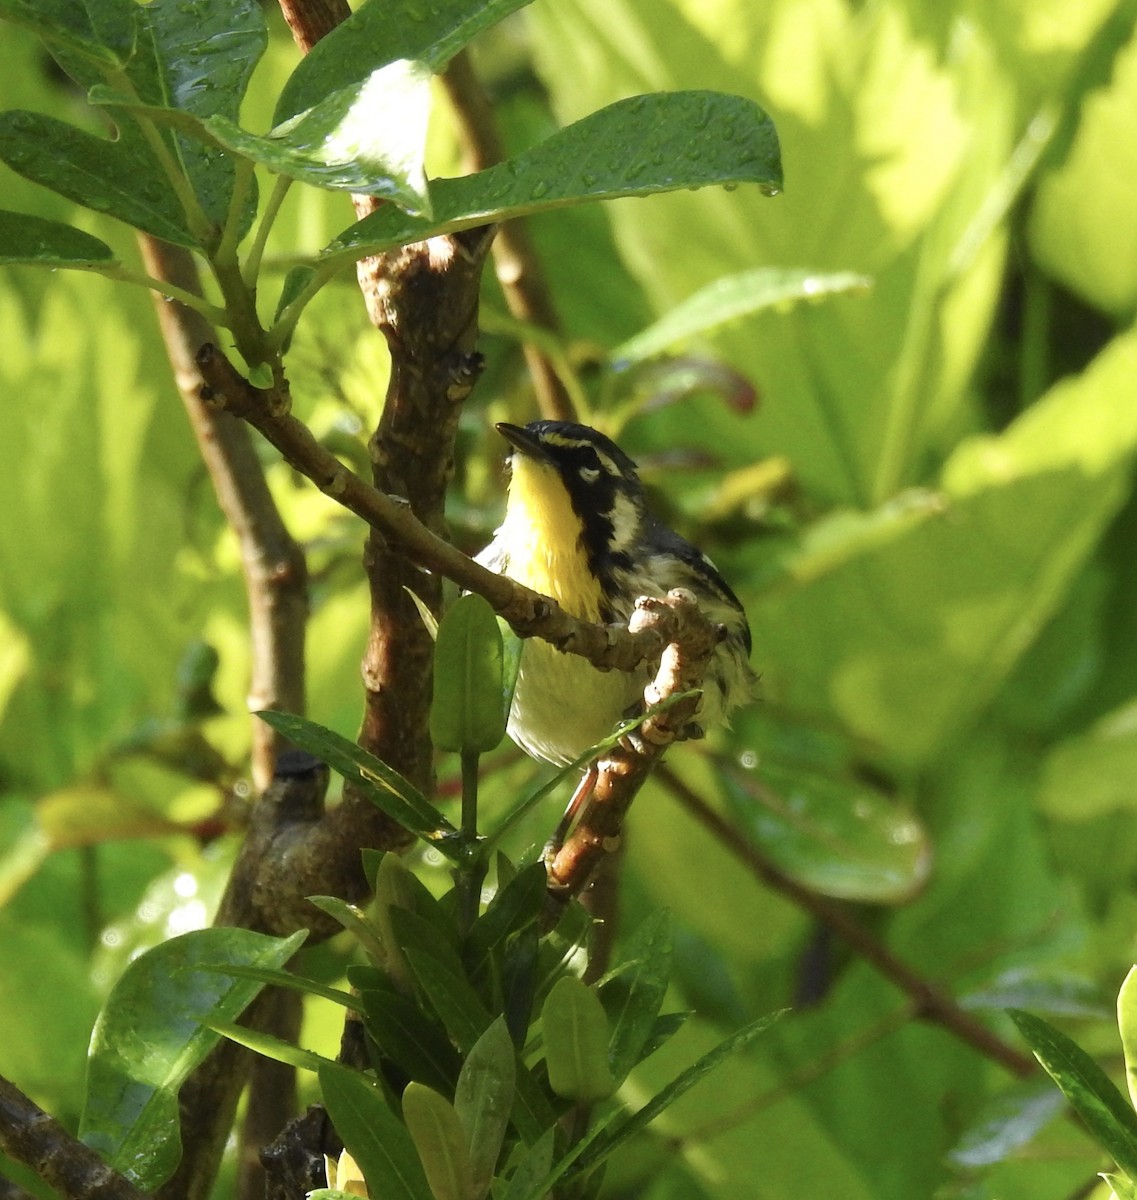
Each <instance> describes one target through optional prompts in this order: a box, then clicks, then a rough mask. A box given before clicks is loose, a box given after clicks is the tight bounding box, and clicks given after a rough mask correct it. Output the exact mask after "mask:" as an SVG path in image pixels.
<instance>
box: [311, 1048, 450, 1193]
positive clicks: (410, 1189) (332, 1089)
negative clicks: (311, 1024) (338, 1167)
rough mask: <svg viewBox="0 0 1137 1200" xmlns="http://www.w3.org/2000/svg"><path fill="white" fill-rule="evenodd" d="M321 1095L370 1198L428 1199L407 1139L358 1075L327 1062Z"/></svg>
mask: <svg viewBox="0 0 1137 1200" xmlns="http://www.w3.org/2000/svg"><path fill="white" fill-rule="evenodd" d="M320 1093H321V1096H322V1098H323V1101H324V1105H325V1106H326V1107H327V1110H328V1116H330V1117H331V1119H332V1124H333V1125H334V1126H335V1129H336V1132H337V1133H338V1134H339V1135H340V1137H341V1138H343V1143H344V1145H345V1146H346V1147H347V1150H348V1152H349V1153H350V1154H351V1156H352V1158H354V1159H355V1161H356V1162H357V1163H358V1164H359V1167H360V1170H361V1171H362V1172H363V1177H364V1179H366V1181H367V1190H368V1192H369V1194H370V1195H372V1196H376V1197H378V1196H392V1197H399V1200H432V1198H431V1192H430V1186H429V1184H428V1183H427V1181H426V1176H425V1175H424V1174H423V1170H422V1164H421V1163H420V1162H419V1158H418V1154H416V1153H415V1147H414V1142H413V1141H411V1135H410V1134H409V1133H408V1132H407V1129H406V1126H405V1125H403V1123H402V1122H401V1121H400V1120H399V1118H398V1117H397V1116H395V1114H394V1113H393V1112H392V1111H391V1109H390V1108H389V1107H388V1105H387V1102H386V1101H385V1100H384V1099H383V1096H382V1093H381V1092H380V1091H379V1090H378V1089H377V1088H376V1087H374V1086H373V1085H372V1084H370V1083H368V1081H367V1080H366V1079H365V1078H364V1076H363V1075H361V1074H360V1073H359V1072H358V1071H352V1070H349V1069H348V1068H347V1067H342V1066H339V1065H338V1064H335V1063H328V1064H327V1065H326V1066H323V1067H321V1068H320Z"/></svg>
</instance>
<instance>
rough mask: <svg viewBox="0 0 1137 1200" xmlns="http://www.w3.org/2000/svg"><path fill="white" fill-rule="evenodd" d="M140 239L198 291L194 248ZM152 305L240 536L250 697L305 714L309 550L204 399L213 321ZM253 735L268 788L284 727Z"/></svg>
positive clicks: (155, 269) (238, 437)
mask: <svg viewBox="0 0 1137 1200" xmlns="http://www.w3.org/2000/svg"><path fill="white" fill-rule="evenodd" d="M139 244H140V247H141V250H142V258H143V261H144V262H145V264H146V269H147V271H148V272H149V274H150V275H152V276H153V277H154V278H155V279H162V280H165V281H166V282H167V283H172V284H175V285H176V286H178V287H180V288H183V289H184V290H186V291H188V292H193V293H195V294H197V295H200V294H201V280H200V278H199V276H198V272H197V267H196V265H195V263H194V261H193V259H192V258H191V256H190V254H189V252H188V251H187V250H183V249H181V248H180V247H176V246H171V245H169V244H168V243H167V242H162V241H159V240H158V239H157V238H152V237H149V236H147V235H145V234H143V235H140V237H139ZM155 305H156V308H157V312H158V322H159V325H160V326H161V330H162V337H163V339H164V341H165V344H166V352H167V354H168V356H169V359H170V364H171V366H172V367H173V371H174V379H175V381H176V383H177V387H178V392H179V393H180V395H181V398H182V403H183V404H184V405H185V409H186V413H187V415H188V416H189V420H190V426H191V428H192V429H193V433H194V437H195V438H196V439H197V444H198V449H199V450H200V452H201V457H202V461H203V462H204V463H205V467H206V470H207V471H208V472H209V478H210V481H211V483H212V484H213V491H214V494H215V495H216V497H217V503H218V505H219V506H220V508H221V511H222V512H223V513H224V515H225V519H226V521H228V523H229V525H230V527H231V528H232V529H233V531H234V533H235V534H236V535H237V542H238V546H239V548H240V555H241V571H242V574H243V576H244V580H245V594H246V597H247V599H248V604H249V629H250V635H251V642H252V664H251V670H252V674H251V678H250V683H249V702H250V706H251V707H252V708H253V709H262V708H280V709H284V710H285V711H286V712H294V713H302V712H303V711H304V632H305V625H306V622H307V619H308V594H307V569H306V566H305V562H304V554H303V552H302V551H301V549H300V547H299V546H298V545H297V544H296V542H295V541H294V540H293V539H292V537H291V536H290V534H289V533H288V530H287V529H286V528H285V525H284V522H283V521H282V520H281V517H280V513H279V512H278V511H277V508H276V504H275V502H274V501H273V498H272V494H271V492H270V491H269V489H268V483H267V481H266V480H265V475H264V470H263V469H262V467H261V464H260V462H259V461H258V459H257V455H256V450H255V449H254V447H253V443H252V439H251V438H250V436H249V431H248V429H247V428H245V426H244V424H243V423H242V422H241V421H238V420H236V419H234V418H233V417H232V416H230V415H229V414H228V413H224V412H219V411H218V410H217V409H216V408H213V407H210V406H209V405H207V404H204V403H203V402H202V400H201V388H202V384H203V382H204V381H203V379H202V376H201V372H200V370H199V369H198V366H197V361H196V356H197V352H198V350H199V349H200V347H201V346H203V345H204V344H206V343H207V342H209V341H211V340H212V339H213V336H214V334H213V330H212V329H211V327H210V326H209V324H208V323H207V322H206V320H205V319H204V318H203V317H202V316H200V315H199V314H198V313H196V312H194V311H193V309H190V308H187V307H185V305H182V304H178V303H177V302H176V301H167V300H165V299H163V298H162V297H159V296H156V297H155ZM252 742H253V750H252V764H253V781H254V783H255V785H256V787H257V790H258V791H263V789H264V788H266V787H267V786H268V784H269V781H270V780H271V779H272V772H273V763H274V761H275V758H276V752H277V750H278V749H279V743H278V735H276V734H275V732H274V731H273V730H271V729H269V727H268V726H267V725H265V724H264V722H263V721H256V722H254V723H253V730H252Z"/></svg>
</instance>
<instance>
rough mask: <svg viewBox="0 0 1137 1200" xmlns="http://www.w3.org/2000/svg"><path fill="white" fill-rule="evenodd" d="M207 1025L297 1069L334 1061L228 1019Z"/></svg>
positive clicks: (267, 1056)
mask: <svg viewBox="0 0 1137 1200" xmlns="http://www.w3.org/2000/svg"><path fill="white" fill-rule="evenodd" d="M207 1027H208V1028H209V1029H212V1030H213V1032H214V1033H217V1034H220V1035H221V1036H222V1037H226V1038H228V1039H229V1040H230V1041H231V1042H236V1043H237V1045H238V1046H244V1047H246V1048H247V1049H249V1050H253V1051H255V1052H256V1053H257V1054H259V1055H261V1056H262V1057H263V1058H271V1059H272V1060H273V1061H274V1062H280V1063H285V1064H286V1065H288V1066H290V1067H295V1068H296V1069H297V1070H299V1071H318V1070H319V1069H320V1068H321V1067H322V1066H324V1065H326V1064H328V1063H331V1062H333V1061H334V1060H333V1059H330V1058H325V1057H324V1055H322V1054H316V1053H315V1052H314V1051H312V1050H305V1049H304V1048H303V1047H302V1046H297V1045H295V1044H294V1043H293V1042H289V1041H286V1040H285V1039H284V1038H279V1037H276V1036H274V1035H273V1034H271V1033H262V1032H261V1031H260V1030H259V1029H250V1028H249V1027H248V1026H247V1025H234V1024H233V1023H232V1022H230V1021H209V1022H207Z"/></svg>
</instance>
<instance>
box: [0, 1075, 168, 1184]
mask: <svg viewBox="0 0 1137 1200" xmlns="http://www.w3.org/2000/svg"><path fill="white" fill-rule="evenodd" d="M0 1150H3V1151H4V1153H5V1154H6V1155H8V1157H9V1158H11V1159H13V1160H14V1161H16V1162H19V1163H23V1164H24V1165H25V1166H26V1167H30V1168H31V1169H32V1170H33V1171H34V1172H35V1173H36V1174H37V1175H38V1176H39V1177H40V1179H42V1180H43V1181H44V1182H45V1183H47V1184H50V1185H51V1187H53V1188H55V1189H56V1191H58V1192H59V1193H60V1194H61V1195H62V1196H64V1197H66V1198H67V1200H147V1197H146V1194H145V1193H144V1192H141V1191H139V1190H138V1188H136V1187H135V1186H134V1184H133V1183H131V1182H130V1180H129V1179H127V1178H126V1176H125V1175H120V1174H119V1172H118V1171H115V1170H114V1169H112V1168H111V1167H109V1166H107V1164H106V1163H105V1162H103V1160H102V1159H101V1158H100V1157H99V1156H98V1155H97V1154H96V1153H95V1151H94V1150H92V1149H90V1147H88V1146H85V1145H84V1144H83V1143H82V1142H81V1141H79V1139H78V1138H76V1137H74V1136H73V1135H72V1134H70V1133H68V1132H67V1130H66V1129H64V1128H63V1126H62V1125H60V1123H59V1122H58V1121H57V1120H56V1119H55V1118H54V1117H51V1116H49V1115H48V1114H47V1113H45V1112H44V1111H43V1109H42V1108H40V1107H39V1106H38V1105H37V1104H35V1103H34V1102H33V1101H32V1100H30V1099H29V1098H28V1097H27V1096H25V1095H24V1093H23V1092H21V1091H20V1089H19V1088H18V1087H16V1085H15V1084H14V1083H10V1082H9V1081H8V1080H7V1079H4V1078H3V1077H0Z"/></svg>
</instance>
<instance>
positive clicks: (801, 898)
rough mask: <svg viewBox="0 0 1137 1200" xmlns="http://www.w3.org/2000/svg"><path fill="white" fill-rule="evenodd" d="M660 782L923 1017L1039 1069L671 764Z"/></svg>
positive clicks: (996, 1055) (989, 1053)
mask: <svg viewBox="0 0 1137 1200" xmlns="http://www.w3.org/2000/svg"><path fill="white" fill-rule="evenodd" d="M657 778H658V779H659V780H660V782H661V783H662V784H663V785H664V786H665V787H666V788H667V789H668V790H669V791H670V792H671V793H672V795H674V796H675V797H676V799H678V800H679V802H680V803H681V804H682V805H683V807H684V808H685V809H686V810H687V811H688V812H689V813H690V814H691V815H692V816H693V817H694V818H695V819H696V820H697V821H698V822H699V823H700V824H701V825H702V826H703V827H704V828H705V829H706V830H708V832H709V833H710V834H711V835H712V836H713V837H714V838H715V840H716V841H718V842H719V843H720V844H721V845H722V846H724V847H725V848H726V849H727V850H729V851H730V853H731V854H733V855H734V857H735V858H737V859H738V860H739V861H740V862H741V863H743V864H744V865H745V866H746V867H747V868H748V869H749V871H750V872H751V874H753V875H754V876H755V878H756V879H758V880H759V882H761V883H762V884H764V885H765V886H766V887H768V888H771V889H772V890H773V891H776V892H780V893H781V894H782V895H783V896H786V897H788V898H789V899H790V900H792V901H793V903H794V904H796V905H797V906H798V907H799V908H802V909H804V910H805V911H806V912H808V913H810V914H811V915H812V916H814V917H816V918H817V919H818V920H819V921H822V922H823V923H824V924H825V925H827V926H828V927H829V928H830V929H832V930H833V932H834V933H836V934H837V935H838V936H839V937H840V938H842V939H843V940H844V941H845V942H846V943H847V944H848V945H849V946H850V947H851V948H852V949H853V950H854V951H855V952H856V953H857V954H859V955H860V956H861V957H862V958H863V959H865V961H866V962H868V963H869V964H870V965H871V966H873V967H874V968H875V969H876V970H877V971H879V972H880V974H881V975H883V976H884V977H885V978H886V979H887V980H888V981H889V982H890V983H892V984H894V985H895V986H896V987H898V988H899V989H900V990H901V991H902V992H903V993H904V994H905V995H906V996H908V997H909V998H910V999H911V1001H912V1005H913V1013H914V1015H915V1016H916V1017H918V1018H920V1019H921V1020H924V1021H928V1022H930V1023H931V1024H933V1025H939V1026H940V1027H941V1028H943V1029H946V1030H947V1031H948V1032H949V1033H951V1034H952V1035H953V1036H954V1037H957V1038H959V1039H960V1040H961V1041H963V1042H966V1043H967V1045H969V1046H971V1047H972V1049H974V1050H977V1051H978V1052H979V1053H980V1054H982V1055H983V1056H984V1057H985V1058H989V1059H990V1060H991V1061H992V1062H996V1063H998V1064H999V1065H1000V1066H1002V1067H1004V1068H1005V1069H1006V1070H1008V1071H1010V1072H1011V1074H1012V1075H1017V1076H1019V1077H1020V1078H1025V1077H1026V1076H1028V1075H1033V1074H1035V1072H1036V1070H1037V1067H1036V1064H1035V1062H1034V1060H1033V1059H1032V1058H1030V1057H1029V1056H1028V1055H1025V1054H1022V1053H1020V1052H1019V1051H1018V1050H1016V1049H1015V1048H1014V1047H1013V1046H1010V1045H1008V1044H1007V1043H1006V1042H1004V1041H1003V1040H1002V1039H1001V1038H1000V1037H997V1036H996V1035H995V1034H994V1033H992V1032H991V1031H990V1030H989V1029H988V1028H987V1027H986V1026H985V1025H983V1024H982V1023H981V1022H980V1021H977V1020H976V1019H975V1018H974V1017H973V1016H971V1014H970V1013H968V1012H965V1011H964V1010H963V1009H962V1008H960V1006H959V1005H958V1004H957V1003H956V1002H955V1001H954V1000H953V999H952V998H951V997H950V996H949V995H947V994H946V993H945V992H943V991H941V990H940V989H939V988H938V987H936V986H935V984H933V983H932V982H931V981H930V980H927V979H925V978H924V977H923V976H922V975H920V974H918V973H917V972H916V971H914V970H913V969H912V968H911V967H909V966H908V965H907V964H906V963H904V962H901V960H900V959H898V958H897V957H896V956H895V955H894V954H893V953H892V952H891V951H890V950H889V949H888V948H887V947H886V946H885V945H884V944H883V943H881V942H879V941H878V940H877V939H876V938H875V937H873V936H872V934H870V933H869V932H868V930H866V929H865V928H864V927H863V926H862V925H860V924H858V923H857V922H856V921H855V920H854V919H853V918H852V917H851V916H850V915H849V913H848V912H846V911H845V909H843V908H841V907H840V905H838V904H835V903H833V901H831V900H827V899H826V898H825V897H824V896H819V895H818V894H817V893H816V892H813V891H810V889H809V888H807V887H804V886H803V885H802V884H800V883H798V882H797V881H796V880H793V879H791V878H790V877H789V876H788V875H785V874H783V872H782V871H780V870H779V869H778V868H777V867H776V866H774V864H773V863H771V862H770V861H769V860H768V859H767V858H766V857H765V856H764V855H763V854H762V853H761V851H759V850H758V848H757V847H756V846H754V845H753V844H752V843H751V842H749V841H747V840H746V838H745V837H744V836H743V835H742V834H741V833H740V832H739V830H738V829H737V828H736V827H735V826H733V825H731V824H730V822H728V821H727V820H726V818H725V817H723V816H722V815H721V814H720V813H718V812H716V811H715V810H714V809H713V808H711V806H710V805H709V804H707V802H706V801H705V800H704V799H703V798H702V797H701V796H700V795H698V793H696V792H695V791H694V790H692V789H691V788H690V787H688V786H687V784H686V783H684V782H683V780H682V779H680V778H679V777H678V776H677V775H675V774H673V773H672V772H671V771H669V770H668V769H667V768H666V767H663V768H661V769H660V770H659V771H658V772H657Z"/></svg>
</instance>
